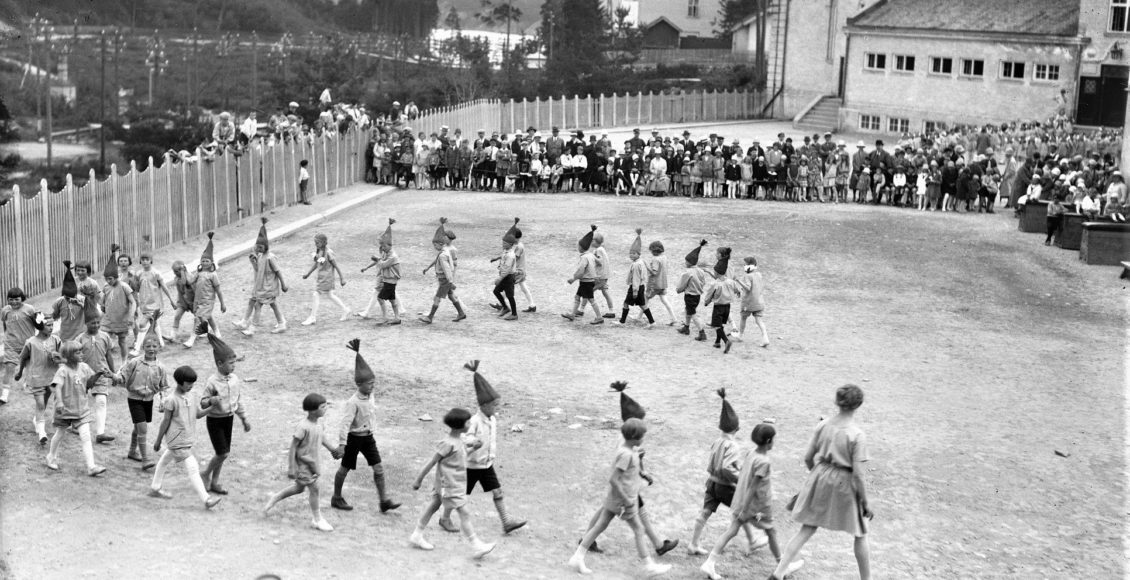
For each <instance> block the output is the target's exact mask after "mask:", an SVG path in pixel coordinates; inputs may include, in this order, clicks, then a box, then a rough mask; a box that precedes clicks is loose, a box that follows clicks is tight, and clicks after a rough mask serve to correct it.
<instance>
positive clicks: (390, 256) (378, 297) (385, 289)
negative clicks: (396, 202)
mask: <svg viewBox="0 0 1130 580" xmlns="http://www.w3.org/2000/svg"><path fill="white" fill-rule="evenodd" d="M394 223H396V220H394V219H392V218H388V227H386V228H385V232H384V233H383V234H381V239H380V241H379V242H378V248H379V250H380V255H379V256H373V257H372V260H373V263H372V264H369V266H367V267H366V268H365V269H363V270H361V271H362V272H364V271H365V270H368V269H369V268H372V267H373V266H376V267H377V269H378V270H380V281H379V282H378V283H377V291H376V292H374V293H373V297H372V298H370V299H369V305H368V306H366V307H365V310H363V311H361V312H358V313H357V316H360V317H361V318H369V312H371V311H372V310H373V303H374V302H376V303H377V304H379V305H380V307H381V323H382V324H388V325H390V326H393V325H397V324H400V300H399V299H397V297H396V285H397V284H398V283H399V282H400V257H399V256H397V255H396V250H393V249H392V224H394ZM386 302H387V303H388V305H389V306H391V307H392V318H389V317H388V310H387V308H386V307H385V303H386Z"/></svg>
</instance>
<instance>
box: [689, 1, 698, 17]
mask: <svg viewBox="0 0 1130 580" xmlns="http://www.w3.org/2000/svg"><path fill="white" fill-rule="evenodd" d="M687 16H689V17H691V18H698V0H687Z"/></svg>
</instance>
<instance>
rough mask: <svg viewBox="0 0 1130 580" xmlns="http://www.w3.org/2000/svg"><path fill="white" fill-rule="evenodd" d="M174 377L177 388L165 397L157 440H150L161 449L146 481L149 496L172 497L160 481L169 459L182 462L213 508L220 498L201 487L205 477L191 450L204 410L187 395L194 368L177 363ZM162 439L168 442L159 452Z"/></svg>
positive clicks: (195, 488) (193, 382) (207, 505)
mask: <svg viewBox="0 0 1130 580" xmlns="http://www.w3.org/2000/svg"><path fill="white" fill-rule="evenodd" d="M173 380H174V381H175V382H176V384H177V388H176V392H175V393H174V394H173V395H172V396H170V397H168V398H166V399H165V401H164V404H163V407H164V413H165V418H164V419H163V420H162V421H161V428H160V429H159V430H158V431H157V440H156V441H154V442H153V451H154V452H157V453H161V459H160V460H158V461H157V469H156V470H155V471H154V472H153V482H152V483H151V484H149V496H150V497H156V498H160V499H172V497H173V495H172V494H171V493H169V492H167V491H165V490H163V489H161V484H162V483H163V482H164V480H165V470H166V469H168V466H169V463H172V462H176V463H182V464H184V469H185V471H186V472H187V473H188V481H189V483H190V484H192V489H193V491H195V492H196V495H197V496H198V497H199V498H200V501H202V502H204V507H205V509H212V508H214V507H216V504H218V503H220V500H221V499H223V498H220V497H211V496H209V495H208V491H207V490H205V489H204V480H202V479H200V464H199V463H197V461H196V456H194V455H193V454H192V446H193V444H194V443H195V442H196V420H197V419H199V418H200V417H203V416H204V415H205V414H206V413H207V411H205V410H204V409H199V408H198V407H197V406H196V405H193V404H192V400H191V399H190V398H189V392H191V391H192V387H193V386H194V385H196V371H195V370H193V368H192V367H190V366H183V367H180V368H178V369H177V370H175V371H173ZM164 441H167V442H168V445H167V446H166V447H165V451H164V453H162V452H161V443H162V442H164Z"/></svg>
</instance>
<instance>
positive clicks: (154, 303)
mask: <svg viewBox="0 0 1130 580" xmlns="http://www.w3.org/2000/svg"><path fill="white" fill-rule="evenodd" d="M137 280H138V291H137V303H138V308H139V309H140V310H141V311H142V312H156V311H158V310H160V309H161V275H160V274H158V273H157V272H156V271H155V270H139V271H138V272H137Z"/></svg>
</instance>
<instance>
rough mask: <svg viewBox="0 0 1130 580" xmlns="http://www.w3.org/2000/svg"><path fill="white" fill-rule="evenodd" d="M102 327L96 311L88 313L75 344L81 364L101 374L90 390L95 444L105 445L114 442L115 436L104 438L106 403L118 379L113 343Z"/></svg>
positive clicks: (89, 310) (105, 435)
mask: <svg viewBox="0 0 1130 580" xmlns="http://www.w3.org/2000/svg"><path fill="white" fill-rule="evenodd" d="M101 325H102V315H100V314H98V311H97V310H92V309H87V311H86V332H84V333H83V334H82V336H80V337H79V338H78V343H79V345H81V346H82V357H83V362H85V363H86V365H87V366H89V367H90V369H91V370H93V371H94V372H96V373H100V376H99V377H98V380H97V381H95V382H94V385H93V386H92V387H91V389H90V396H91V398H92V399H93V406H94V442H95V443H108V442H110V441H113V440H114V436H113V435H107V434H106V399H107V397H108V396H109V395H110V387H111V386H113V380H114V377H116V376H117V371H116V369H117V367H118V365H116V364H114V357H113V356H111V355H110V352H111V351H112V350H114V341H113V339H111V338H110V335H109V334H106V333H105V332H104V331H103V330H102V329H101Z"/></svg>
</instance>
